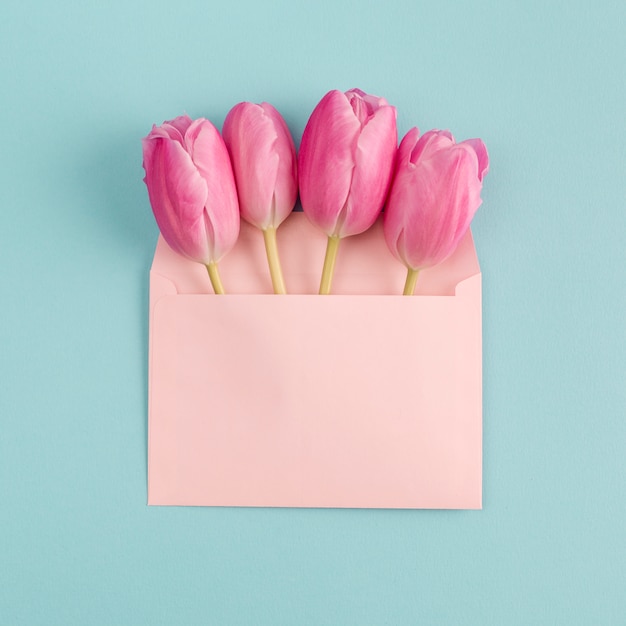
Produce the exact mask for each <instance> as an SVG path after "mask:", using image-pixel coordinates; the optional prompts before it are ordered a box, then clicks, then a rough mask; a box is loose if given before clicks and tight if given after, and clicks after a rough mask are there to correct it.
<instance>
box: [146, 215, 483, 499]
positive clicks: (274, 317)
mask: <svg viewBox="0 0 626 626" xmlns="http://www.w3.org/2000/svg"><path fill="white" fill-rule="evenodd" d="M278 245H279V250H280V254H281V260H282V265H283V270H284V274H285V282H286V284H287V289H288V291H289V294H288V295H283V296H277V295H273V294H272V293H271V281H270V278H269V273H268V270H267V262H266V258H265V251H264V246H263V236H262V234H261V232H260V231H258V230H256V229H254V228H252V227H250V226H248V225H246V224H242V232H241V235H240V238H239V241H238V243H237V245H236V247H235V249H234V250H233V251H232V252H230V253H229V255H228V256H227V257H225V258H224V260H223V261H222V262H221V264H220V270H221V274H222V282H223V283H224V286H225V289H226V291H227V295H225V296H215V295H213V294H212V292H211V286H210V282H209V279H208V275H207V272H206V269H205V268H204V267H203V266H202V265H200V264H196V263H193V262H191V261H188V260H186V259H184V258H183V257H181V256H179V255H177V254H176V253H174V252H173V251H172V250H171V249H170V248H169V247H168V246H167V244H166V243H165V242H164V241H163V239H162V238H160V239H159V241H158V244H157V248H156V252H155V256H154V261H153V265H152V269H151V272H150V348H149V350H150V354H149V424H148V503H149V504H151V505H193V506H255V507H256V506H268V507H351V508H462V509H477V508H481V502H482V399H481V389H482V354H481V346H482V335H481V275H480V269H479V265H478V261H477V258H476V252H475V249H474V244H473V241H472V237H471V234H470V233H469V232H468V234H467V236H466V237H465V239H464V240H463V241H462V242H461V244H460V246H459V248H458V249H457V251H456V252H455V254H454V255H453V256H452V257H451V258H450V259H448V260H447V261H445V262H444V263H442V264H441V265H440V266H438V267H436V268H432V269H429V270H425V271H423V272H422V275H421V276H420V277H419V280H418V288H417V290H416V295H415V296H412V297H407V296H401V295H398V294H400V293H401V292H402V287H403V282H404V277H405V269H404V267H403V266H402V265H401V264H399V263H398V262H397V261H396V260H395V259H394V258H393V257H392V256H391V254H390V253H389V251H388V250H387V248H386V246H385V243H384V238H383V234H382V225H381V223H380V221H379V222H377V223H376V224H375V226H374V227H373V228H372V229H371V230H370V231H368V232H367V233H364V234H363V235H360V236H358V237H353V238H349V239H346V240H343V241H342V243H341V245H340V249H339V255H338V259H337V264H336V270H335V278H334V282H333V295H329V296H318V295H315V294H316V292H317V288H318V284H319V277H320V272H321V267H322V263H323V258H324V251H325V245H326V238H325V236H324V235H322V234H321V233H319V232H318V231H317V230H316V229H315V228H313V227H312V226H311V225H310V224H309V223H308V220H307V219H306V217H305V216H304V215H303V214H301V213H294V214H292V215H291V216H290V217H289V218H288V220H287V221H286V222H285V223H284V224H283V225H282V226H281V227H280V228H279V230H278Z"/></svg>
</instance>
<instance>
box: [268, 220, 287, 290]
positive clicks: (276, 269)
mask: <svg viewBox="0 0 626 626" xmlns="http://www.w3.org/2000/svg"><path fill="white" fill-rule="evenodd" d="M263 239H264V240H265V252H266V253H267V262H268V263H269V266H270V275H271V277H272V286H273V287H274V293H280V294H285V293H287V289H286V287H285V279H284V278H283V270H282V269H281V267H280V258H279V257H278V245H277V244H276V228H274V227H273V226H270V227H269V228H266V229H265V230H264V231H263Z"/></svg>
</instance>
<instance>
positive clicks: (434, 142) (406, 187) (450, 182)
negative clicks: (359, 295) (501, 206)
mask: <svg viewBox="0 0 626 626" xmlns="http://www.w3.org/2000/svg"><path fill="white" fill-rule="evenodd" d="M488 169H489V157H488V155H487V148H486V147H485V144H484V143H483V142H482V141H481V140H480V139H468V140H467V141H463V142H461V143H456V142H455V141H454V137H453V136H452V135H451V134H450V133H449V132H448V131H440V130H431V131H429V132H427V133H426V134H424V135H423V136H422V137H420V136H419V130H418V129H417V128H412V129H411V130H410V131H409V132H408V133H407V134H406V136H405V137H404V139H403V140H402V142H401V143H400V148H399V149H398V157H397V162H396V168H395V175H394V179H393V183H392V186H391V191H390V194H389V199H388V201H387V206H386V208H385V218H384V232H385V239H386V241H387V245H388V246H389V249H390V250H391V252H392V253H393V254H394V256H395V257H396V258H397V259H398V260H399V261H401V262H402V263H404V265H406V267H407V269H408V275H407V283H406V285H405V291H404V293H405V294H412V293H413V291H414V288H415V281H416V280H417V274H418V272H419V270H420V269H423V268H425V267H430V266H432V265H436V264H437V263H441V262H442V261H443V260H445V259H446V258H448V257H449V256H450V255H451V254H452V253H453V252H454V250H455V249H456V247H457V245H458V243H459V241H460V240H461V239H462V237H463V235H465V233H466V231H467V229H468V228H469V225H470V222H471V221H472V218H473V217H474V214H475V213H476V210H477V209H478V207H479V206H480V204H481V202H482V200H481V198H480V191H481V189H482V182H483V178H484V176H485V174H486V173H487V171H488Z"/></svg>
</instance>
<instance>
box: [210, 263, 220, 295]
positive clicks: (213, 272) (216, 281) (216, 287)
mask: <svg viewBox="0 0 626 626" xmlns="http://www.w3.org/2000/svg"><path fill="white" fill-rule="evenodd" d="M206 268H207V270H208V272H209V278H210V279H211V285H213V291H214V292H215V293H216V294H220V295H221V294H223V293H224V287H223V286H222V280H221V279H220V273H219V272H218V271H217V263H207V265H206Z"/></svg>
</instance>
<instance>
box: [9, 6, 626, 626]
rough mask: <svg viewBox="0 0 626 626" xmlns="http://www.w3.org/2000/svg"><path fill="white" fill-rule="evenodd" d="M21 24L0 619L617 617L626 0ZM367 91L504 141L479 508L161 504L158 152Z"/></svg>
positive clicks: (180, 11) (499, 153)
mask: <svg viewBox="0 0 626 626" xmlns="http://www.w3.org/2000/svg"><path fill="white" fill-rule="evenodd" d="M1 11H2V15H1V18H2V19H1V21H0V115H1V116H2V138H1V142H0V210H1V211H2V213H1V220H0V233H1V235H2V239H1V245H0V275H1V276H2V281H1V286H2V289H1V296H0V302H1V307H0V623H2V624H7V625H8V624H11V625H12V624H26V625H29V626H30V625H38V624H42V625H43V624H45V625H52V624H64V625H71V624H132V625H135V624H137V625H143V624H146V625H148V624H149V625H158V624H167V625H169V624H185V625H186V624H360V625H361V624H393V625H395V624H477V625H487V624H498V625H500V624H524V625H527V624H568V625H570V624H623V623H625V622H624V620H625V619H626V617H625V616H626V601H625V599H624V595H623V594H624V590H625V588H626V576H625V565H624V563H625V560H626V531H625V530H624V529H625V527H626V522H625V521H624V520H625V517H626V488H625V484H626V460H625V456H626V454H625V453H626V419H625V417H626V416H625V413H626V402H625V395H624V388H623V387H624V373H625V359H624V351H625V348H626V345H625V344H626V341H625V332H624V325H623V321H624V320H623V318H624V313H625V298H624V294H625V290H624V282H625V281H624V276H625V272H626V267H625V263H624V262H625V261H626V258H625V255H624V234H625V232H626V231H625V229H626V220H625V213H626V211H625V209H626V206H625V200H626V185H625V174H626V168H625V165H626V156H625V145H626V136H625V134H626V133H625V131H626V124H625V116H624V113H625V111H626V93H625V87H624V67H625V62H626V55H625V45H624V37H623V36H624V31H623V28H624V24H625V23H626V11H625V10H624V5H623V3H622V2H619V1H616V2H608V1H601V2H593V3H592V2H547V3H546V2H544V1H541V2H539V1H537V2H521V1H520V2H511V1H508V2H502V1H500V2H498V1H491V2H488V1H484V2H468V3H462V2H432V1H428V2H416V1H409V0H393V1H391V2H390V1H388V0H387V1H386V2H384V3H383V2H381V3H378V4H377V5H375V6H373V7H371V8H367V5H366V4H364V3H359V2H345V1H343V2H335V1H332V0H322V1H320V2H317V3H314V2H301V1H294V0H282V1H275V2H266V3H260V2H259V3H254V2H252V1H251V0H248V1H246V0H240V1H235V2H229V3H227V2H222V3H220V4H216V3H211V2H207V1H206V0H205V1H197V2H194V1H193V0H178V1H177V2H167V3H166V2H162V1H159V2H155V1H151V2H148V1H143V2H129V0H115V1H109V2H102V1H99V2H96V1H95V0H86V1H81V2H79V1H71V0H60V1H58V2H45V1H44V0H40V1H38V2H36V1H30V2H29V1H28V0H19V1H18V0H5V1H4V2H3V6H2V9H1ZM353 86H359V87H361V88H362V89H364V90H366V91H370V92H372V93H376V94H379V95H384V96H385V97H387V98H388V100H389V101H390V102H391V103H393V104H395V105H396V106H397V107H398V110H399V127H400V131H401V133H404V132H406V131H407V130H408V128H409V127H410V126H412V125H418V126H419V127H420V128H421V129H422V130H427V129H429V128H432V127H443V128H450V129H451V130H452V131H453V132H454V134H455V135H456V136H457V138H459V139H465V138H468V137H474V136H479V137H482V138H483V139H484V141H485V142H486V144H487V146H488V148H489V151H490V155H491V163H492V166H491V172H490V173H489V175H488V177H487V179H486V182H485V187H484V193H483V198H484V203H483V206H482V207H481V209H480V211H479V213H478V215H477V217H476V219H475V222H474V235H475V239H476V244H477V248H478V252H479V257H480V261H481V264H482V269H483V275H484V510H483V511H482V512H450V511H448V512H446V511H358V510H353V511H338V510H271V509H266V510H263V509H262V510H248V509H208V508H204V509H186V508H179V509H175V508H170V509H168V508H148V507H146V505H145V500H146V415H147V407H146V396H147V297H148V291H147V277H148V270H149V265H150V261H151V256H152V253H153V249H154V244H155V241H156V237H157V229H156V226H155V224H154V222H153V218H152V215H151V212H150V208H149V204H148V199H147V193H146V190H145V187H144V184H143V182H142V177H143V172H142V169H141V150H140V143H139V140H140V138H141V137H142V136H143V135H145V134H146V133H147V132H148V130H149V129H150V126H151V124H152V123H153V122H157V123H160V122H161V121H162V120H164V119H168V118H171V117H173V116H176V115H178V114H180V113H182V112H183V111H187V112H188V113H189V114H190V115H191V116H192V117H196V116H201V115H202V116H206V117H209V118H211V119H212V120H213V121H214V122H215V123H216V124H217V125H218V126H221V124H222V121H223V119H224V116H225V114H226V112H227V111H228V109H229V108H230V107H231V106H232V105H233V104H234V103H236V102H238V101H240V100H253V101H261V100H264V99H265V100H268V101H270V102H272V103H273V104H274V105H275V106H277V107H278V109H279V110H281V111H282V112H283V113H284V115H285V117H286V119H287V121H288V123H289V124H290V126H291V129H292V131H293V133H294V136H296V137H297V138H299V137H300V135H301V133H302V130H303V128H304V124H305V122H306V119H307V117H308V114H309V113H310V111H311V110H312V108H313V106H314V105H315V104H316V102H317V101H318V100H319V98H321V96H322V95H323V94H324V93H325V92H326V91H327V90H328V89H331V88H340V89H348V88H351V87H353Z"/></svg>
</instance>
